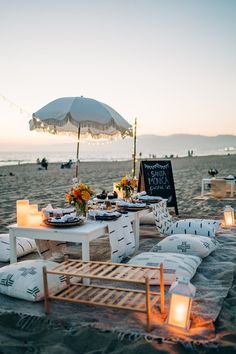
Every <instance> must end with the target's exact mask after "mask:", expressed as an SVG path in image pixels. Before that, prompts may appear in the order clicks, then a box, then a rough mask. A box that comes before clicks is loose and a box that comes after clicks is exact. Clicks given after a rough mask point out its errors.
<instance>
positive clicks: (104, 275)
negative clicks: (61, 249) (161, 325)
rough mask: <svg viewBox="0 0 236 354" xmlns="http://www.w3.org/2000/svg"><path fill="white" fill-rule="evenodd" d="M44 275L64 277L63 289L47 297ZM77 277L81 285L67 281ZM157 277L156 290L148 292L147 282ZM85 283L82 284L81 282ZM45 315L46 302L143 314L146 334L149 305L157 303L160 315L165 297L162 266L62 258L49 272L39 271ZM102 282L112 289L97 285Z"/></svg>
mask: <svg viewBox="0 0 236 354" xmlns="http://www.w3.org/2000/svg"><path fill="white" fill-rule="evenodd" d="M48 274H57V275H64V276H65V277H66V286H65V287H64V288H63V289H61V290H60V291H57V292H55V293H52V294H49V291H48V279H47V275H48ZM73 277H79V278H81V279H82V282H72V281H71V278H73ZM157 278H159V279H160V281H159V282H158V284H157V285H160V291H159V292H154V291H150V280H151V279H157ZM86 279H87V280H89V281H87V283H86V281H84V280H86ZM43 280H44V293H45V312H46V313H49V312H50V309H49V300H50V299H53V300H62V301H70V302H76V303H81V304H86V305H94V306H103V307H111V308H116V309H123V310H130V311H137V312H143V313H146V316H147V331H150V314H151V310H152V308H153V306H154V305H155V304H156V303H157V302H158V301H159V303H160V312H161V313H164V305H165V303H164V302H165V297H164V296H165V295H164V278H163V265H162V264H161V265H160V267H152V266H150V267H146V266H145V267H144V266H138V265H131V264H120V263H118V264H117V263H109V262H84V261H81V260H72V259H65V261H64V262H63V263H60V264H59V265H57V266H56V267H54V268H52V269H47V268H46V267H44V268H43ZM103 281H106V283H107V282H109V281H111V282H113V284H112V286H110V285H106V284H101V283H103ZM114 282H124V283H126V285H127V284H143V285H144V286H145V287H144V290H139V289H130V288H126V287H123V288H121V287H116V286H114Z"/></svg>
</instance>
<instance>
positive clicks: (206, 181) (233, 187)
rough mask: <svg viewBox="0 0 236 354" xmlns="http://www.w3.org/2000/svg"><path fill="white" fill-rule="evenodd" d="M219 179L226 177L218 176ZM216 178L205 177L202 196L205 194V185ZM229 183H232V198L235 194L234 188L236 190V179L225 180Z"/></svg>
mask: <svg viewBox="0 0 236 354" xmlns="http://www.w3.org/2000/svg"><path fill="white" fill-rule="evenodd" d="M217 179H224V178H223V177H222V178H217ZM214 180H215V178H203V179H202V190H201V196H203V195H204V194H205V186H206V185H208V184H211V182H212V181H214ZM225 181H226V182H227V183H228V184H229V185H230V197H231V198H232V197H233V196H234V190H235V179H232V180H230V179H228V180H225Z"/></svg>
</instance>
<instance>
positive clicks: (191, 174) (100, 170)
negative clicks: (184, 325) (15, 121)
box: [0, 155, 236, 354]
mask: <svg viewBox="0 0 236 354" xmlns="http://www.w3.org/2000/svg"><path fill="white" fill-rule="evenodd" d="M172 168H173V175H174V181H175V188H176V196H177V202H178V208H179V214H180V215H179V216H180V217H181V218H182V217H204V218H206V217H211V218H216V219H221V218H222V216H223V208H224V206H225V205H227V204H230V205H231V206H232V207H234V208H235V209H236V200H234V201H225V200H216V199H207V200H206V199H204V200H199V199H197V200H196V199H194V198H195V197H197V196H200V193H201V179H202V178H203V177H208V174H207V171H208V170H209V169H210V168H217V170H218V171H219V175H220V176H227V175H229V174H233V175H236V155H231V156H230V155H229V156H228V155H227V156H204V157H192V158H175V159H172ZM131 169H132V161H125V162H82V163H81V164H80V177H81V180H82V181H83V182H85V183H89V184H90V185H91V186H93V187H94V189H95V190H96V192H98V193H100V192H101V191H102V190H103V189H105V190H107V191H112V186H113V182H115V181H119V179H120V178H121V177H123V176H124V175H125V174H129V173H130V172H131ZM138 170H139V165H138V164H137V172H136V175H138ZM73 174H74V169H60V164H49V167H48V170H47V171H44V170H39V169H38V165H36V164H35V165H30V164H29V165H18V166H5V167H1V168H0V198H1V202H0V231H1V232H3V233H5V232H7V225H9V224H12V223H14V222H15V219H16V215H15V212H16V207H15V205H16V200H17V199H29V200H30V202H31V203H38V204H39V207H40V208H42V207H45V206H46V205H47V204H48V203H52V205H53V206H54V207H65V206H67V204H66V203H65V201H64V194H65V193H66V192H67V190H68V189H69V188H70V186H71V184H72V177H73ZM154 231H155V228H153V227H151V226H142V227H141V237H142V239H141V241H142V242H143V243H144V242H145V245H146V246H145V247H147V249H148V247H149V246H151V245H152V243H153V233H154ZM150 235H151V236H152V237H151V238H150V239H149V236H150ZM101 242H104V241H101ZM102 245H103V244H102V243H100V254H101V257H102V254H103V252H102V247H103V246H102ZM98 253H99V251H98V247H96V255H98ZM225 257H226V259H227V255H225ZM0 317H1V322H0V323H1V325H0V328H1V332H0V333H1V335H0V338H1V339H0V352H1V353H4V354H5V353H6V354H7V353H15V352H18V353H52V354H53V353H57V354H60V353H136V354H137V353H154V352H155V353H167V352H169V353H189V352H197V353H201V352H202V353H213V352H214V353H215V352H217V353H236V329H235V328H236V327H235V325H236V281H235V279H234V281H233V286H232V288H231V289H230V292H229V294H228V296H227V298H226V299H225V300H224V303H223V306H222V311H221V313H220V315H219V317H218V319H217V321H216V323H215V325H216V334H217V340H216V341H214V342H213V343H209V345H207V344H206V343H205V344H204V345H202V344H199V343H196V344H194V343H192V344H189V343H184V342H178V343H173V344H172V343H168V342H165V343H158V342H150V343H149V342H148V341H145V340H144V339H139V340H134V338H129V337H124V338H120V337H119V336H117V334H115V333H112V332H109V331H105V332H104V331H99V330H95V329H94V328H83V327H81V328H77V327H76V328H75V327H73V325H71V326H70V327H69V328H68V327H65V328H63V327H60V326H59V327H58V328H55V327H53V328H52V327H50V324H46V323H41V322H40V321H33V325H30V321H32V319H29V320H28V322H27V320H26V321H25V322H24V323H23V326H22V322H21V323H19V318H18V317H17V315H13V314H11V313H4V312H3V313H1V315H0ZM27 323H28V325H27ZM22 327H23V328H22ZM91 338H93V340H91Z"/></svg>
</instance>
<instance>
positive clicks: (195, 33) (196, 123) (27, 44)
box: [0, 0, 236, 146]
mask: <svg viewBox="0 0 236 354" xmlns="http://www.w3.org/2000/svg"><path fill="white" fill-rule="evenodd" d="M235 19H236V1H235V0H86V1H82V0H64V1H62V0H61V1H60V0H40V1H36V0H35V1H34V0H21V1H19V0H11V1H3V0H0V36H1V59H0V63H1V65H0V95H2V96H5V97H6V98H7V99H1V97H2V96H0V120H1V130H0V145H2V146H3V145H8V144H26V145H27V144H39V143H41V144H45V143H55V142H65V141H68V138H63V139H62V138H61V137H53V136H51V135H47V134H45V133H41V134H40V133H36V132H30V131H29V127H28V121H29V119H30V116H31V114H32V113H33V112H35V111H37V110H38V109H39V108H41V107H42V106H44V105H46V104H47V103H48V102H50V101H52V100H54V99H56V98H59V97H65V96H81V95H83V96H85V97H90V98H94V99H97V100H99V101H102V102H104V103H107V104H108V105H110V106H111V107H113V108H114V109H115V110H117V111H118V112H119V113H120V114H121V115H122V116H123V117H124V118H125V119H126V120H128V121H129V122H130V123H131V124H132V123H133V121H134V118H135V117H137V118H138V134H139V135H140V134H157V135H169V134H175V133H190V134H204V135H211V136H212V135H218V134H235V135H236V104H235V102H236V65H235V63H236V20H235ZM9 101H11V102H12V103H10V102H9ZM15 104H16V105H18V107H16V106H15ZM19 107H20V108H22V111H21V110H20V108H19ZM25 112H28V114H26V113H25Z"/></svg>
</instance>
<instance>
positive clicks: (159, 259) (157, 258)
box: [128, 252, 202, 285]
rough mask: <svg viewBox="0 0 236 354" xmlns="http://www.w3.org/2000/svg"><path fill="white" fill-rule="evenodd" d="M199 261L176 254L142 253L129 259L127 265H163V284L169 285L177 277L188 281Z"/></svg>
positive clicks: (153, 280) (151, 281)
mask: <svg viewBox="0 0 236 354" xmlns="http://www.w3.org/2000/svg"><path fill="white" fill-rule="evenodd" d="M201 261H202V260H201V258H200V257H197V256H188V255H183V254H178V253H177V254H176V253H156V252H143V253H140V254H138V255H137V256H135V257H133V258H131V259H130V261H129V262H128V264H134V265H143V266H159V265H160V264H161V263H163V267H164V283H165V284H166V285H170V284H172V283H173V282H174V281H176V280H178V279H179V277H185V278H187V279H189V280H190V279H191V278H192V277H193V276H194V274H195V272H196V270H197V267H198V266H199V264H200V263H201ZM157 282H159V278H158V279H151V280H150V283H151V284H156V283H157Z"/></svg>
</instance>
